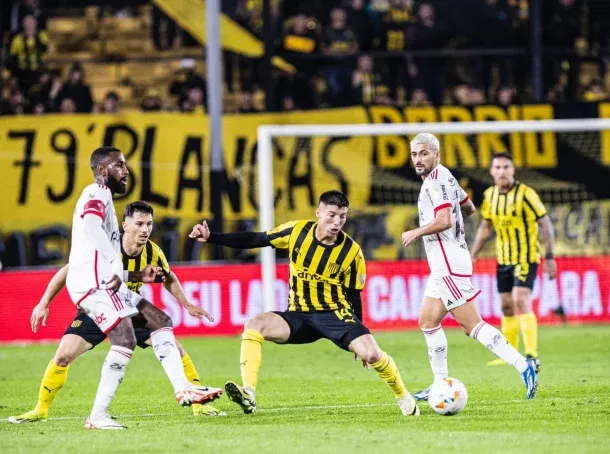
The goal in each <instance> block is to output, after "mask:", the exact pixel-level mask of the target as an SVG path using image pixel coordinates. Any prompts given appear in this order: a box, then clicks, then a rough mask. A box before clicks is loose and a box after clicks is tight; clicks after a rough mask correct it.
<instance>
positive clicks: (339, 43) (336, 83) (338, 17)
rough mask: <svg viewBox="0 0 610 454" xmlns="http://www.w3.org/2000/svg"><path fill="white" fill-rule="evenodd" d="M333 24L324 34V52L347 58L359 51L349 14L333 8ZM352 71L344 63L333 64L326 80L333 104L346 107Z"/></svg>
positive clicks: (331, 15)
mask: <svg viewBox="0 0 610 454" xmlns="http://www.w3.org/2000/svg"><path fill="white" fill-rule="evenodd" d="M330 19H331V23H330V26H329V27H328V28H327V29H326V32H325V34H324V41H323V44H322V51H323V52H324V53H325V54H326V55H332V56H337V57H339V56H345V55H351V54H353V53H354V52H356V51H357V50H358V42H357V41H356V35H355V34H354V32H353V31H352V30H351V29H350V28H349V27H348V26H347V24H346V21H347V14H346V13H345V10H344V9H341V8H333V9H332V10H331V12H330ZM351 72H352V71H351V69H350V68H349V66H347V65H346V64H344V63H341V62H336V63H335V62H333V64H332V65H331V66H330V67H329V68H328V70H327V73H326V78H327V80H328V85H329V88H330V95H331V97H332V99H333V104H334V105H336V106H340V105H345V104H347V102H348V99H347V97H348V95H349V93H350V92H351V90H350V76H351Z"/></svg>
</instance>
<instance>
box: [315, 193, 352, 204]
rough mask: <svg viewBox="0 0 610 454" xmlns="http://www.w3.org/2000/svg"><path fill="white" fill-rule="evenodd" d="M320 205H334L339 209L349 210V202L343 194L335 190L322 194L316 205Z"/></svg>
mask: <svg viewBox="0 0 610 454" xmlns="http://www.w3.org/2000/svg"><path fill="white" fill-rule="evenodd" d="M320 203H323V204H324V205H334V206H337V207H339V208H349V200H347V197H346V196H345V194H343V193H342V192H341V191H337V190H332V191H326V192H323V193H322V195H320V200H318V204H320Z"/></svg>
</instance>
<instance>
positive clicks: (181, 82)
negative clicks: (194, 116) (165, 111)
mask: <svg viewBox="0 0 610 454" xmlns="http://www.w3.org/2000/svg"><path fill="white" fill-rule="evenodd" d="M195 67H196V64H195V60H194V59H192V58H185V59H184V60H182V61H181V62H180V67H179V69H178V72H177V74H176V79H174V80H173V81H172V82H171V83H170V85H169V94H170V96H171V97H172V101H173V102H172V103H173V104H178V105H179V106H180V110H182V107H183V106H182V104H183V102H184V100H186V98H187V92H188V91H189V89H191V88H193V87H196V88H199V89H201V92H202V93H203V105H204V106H205V105H206V97H205V89H206V83H205V79H204V78H203V77H201V76H200V75H199V74H197V73H196V72H195ZM193 107H194V106H193Z"/></svg>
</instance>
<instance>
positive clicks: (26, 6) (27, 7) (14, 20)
mask: <svg viewBox="0 0 610 454" xmlns="http://www.w3.org/2000/svg"><path fill="white" fill-rule="evenodd" d="M26 16H33V17H34V19H36V21H37V22H38V28H39V29H40V30H46V29H47V18H46V15H45V14H44V12H43V10H42V9H41V8H40V4H39V2H38V0H18V1H17V2H15V3H14V4H13V9H12V10H11V26H10V30H11V33H12V34H13V35H15V34H17V33H19V32H20V31H23V28H22V27H23V19H25V17H26Z"/></svg>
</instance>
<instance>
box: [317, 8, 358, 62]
mask: <svg viewBox="0 0 610 454" xmlns="http://www.w3.org/2000/svg"><path fill="white" fill-rule="evenodd" d="M330 19H331V23H330V26H329V27H328V28H327V29H326V33H325V35H324V43H323V47H322V48H323V51H324V53H325V54H327V55H336V56H341V55H351V54H353V53H354V52H356V51H357V50H358V42H357V41H356V35H355V34H354V32H353V31H352V29H351V28H349V27H348V26H347V14H346V13H345V10H344V9H342V8H333V9H332V10H331V12H330Z"/></svg>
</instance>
